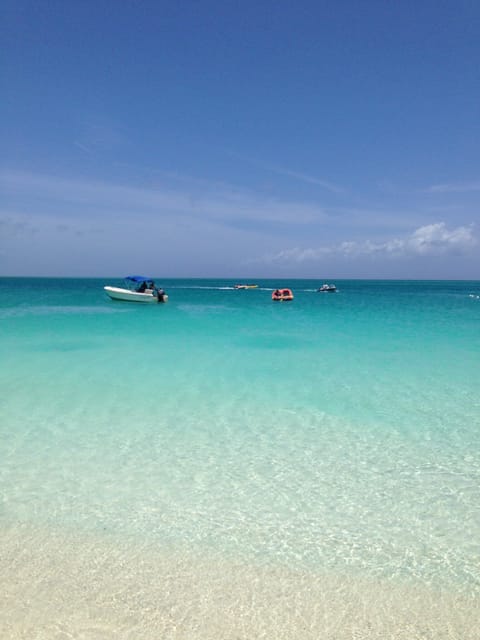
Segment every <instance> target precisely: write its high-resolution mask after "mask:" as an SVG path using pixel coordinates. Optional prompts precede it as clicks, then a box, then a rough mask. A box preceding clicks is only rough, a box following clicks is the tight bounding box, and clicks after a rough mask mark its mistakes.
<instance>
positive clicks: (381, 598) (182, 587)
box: [0, 526, 480, 640]
mask: <svg viewBox="0 0 480 640" xmlns="http://www.w3.org/2000/svg"><path fill="white" fill-rule="evenodd" d="M0 553H1V555H0V594H1V598H0V637H1V638H2V640H17V639H25V640H27V639H29V640H30V639H31V640H67V639H69V640H71V639H72V638H74V639H78V640H94V639H98V640H108V639H109V638H115V639H116V640H127V639H128V640H139V639H142V640H150V639H152V640H153V639H158V638H162V639H175V640H177V639H178V640H180V639H189V640H190V639H201V640H213V639H222V640H239V639H247V638H248V639H252V638H269V639H277V640H283V639H292V640H293V639H298V640H304V639H305V640H306V639H312V640H313V639H314V638H315V639H318V638H322V640H363V639H365V640H367V639H368V640H376V639H378V640H380V639H381V640H397V639H398V640H417V639H418V640H420V639H421V640H442V639H455V640H474V639H477V638H478V637H479V635H478V634H479V628H480V602H479V599H478V594H477V597H476V596H475V595H474V594H472V595H468V594H467V595H466V594H454V593H447V592H438V591H430V590H429V589H428V587H427V586H426V585H413V584H411V583H410V584H398V583H392V582H390V581H382V580H371V579H368V580H367V579H364V578H363V577H362V576H352V575H347V574H343V575H342V574H333V573H331V572H329V573H319V572H317V573H307V572H304V571H295V570H291V569H288V568H284V567H272V566H263V565H253V564H250V565H247V564H244V563H242V562H240V561H236V560H232V559H226V558H225V557H223V556H216V555H215V554H213V553H212V554H211V555H208V554H202V555H201V556H199V555H195V554H193V553H192V552H191V551H190V550H179V549H176V550H174V549H160V548H158V547H157V546H153V545H145V546H141V547H139V546H138V541H133V540H130V541H129V540H124V539H119V538H116V537H115V536H112V537H109V536H101V537H95V536H94V535H83V534H79V533H71V532H68V533H65V532H60V531H49V530H36V529H35V530H34V529H31V528H29V527H27V526H25V527H21V526H20V527H9V528H4V529H3V530H2V532H1V533H0Z"/></svg>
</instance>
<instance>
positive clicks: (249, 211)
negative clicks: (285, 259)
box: [0, 171, 328, 225]
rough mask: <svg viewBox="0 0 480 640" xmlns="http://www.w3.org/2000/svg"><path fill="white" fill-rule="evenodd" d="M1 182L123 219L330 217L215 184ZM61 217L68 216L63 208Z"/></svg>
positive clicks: (13, 176)
mask: <svg viewBox="0 0 480 640" xmlns="http://www.w3.org/2000/svg"><path fill="white" fill-rule="evenodd" d="M0 184H1V185H2V187H3V189H4V191H5V192H9V193H14V194H16V195H18V196H20V197H22V198H26V197H29V198H36V199H38V200H40V199H42V200H43V201H49V202H55V203H68V204H70V205H82V206H83V207H85V206H86V205H91V208H92V210H93V209H94V211H95V215H96V216H98V215H99V214H100V212H102V213H107V214H108V213H111V214H115V215H116V216H119V215H121V213H122V212H124V213H125V212H127V211H134V212H135V214H136V215H137V216H140V215H144V216H148V215H152V214H155V215H156V216H158V215H163V216H167V217H168V216H172V215H173V216H178V215H184V216H191V217H194V218H196V219H198V218H204V219H208V220H210V221H217V222H218V223H222V222H223V223H229V222H232V221H234V220H243V221H250V222H252V223H254V222H261V221H263V222H282V223H287V224H289V223H291V224H293V223H295V224H300V225H303V224H309V223H312V222H318V221H321V220H326V219H327V218H328V215H327V213H326V212H325V210H324V209H323V208H322V207H320V206H318V205H315V204H310V203H305V202H295V201H285V200H278V199H276V198H271V197H270V198H269V197H264V196H261V195H258V194H256V193H253V192H249V191H246V190H240V189H235V188H233V187H231V188H229V187H227V186H223V187H220V186H219V185H212V188H211V189H208V188H203V189H195V188H192V189H190V190H189V189H185V190H176V189H174V188H171V187H166V186H158V187H136V186H123V185H117V184H111V183H107V182H101V181H95V180H70V179H64V178H58V177H55V176H49V175H42V174H31V173H24V172H16V171H3V172H0ZM61 215H62V216H64V215H65V210H64V209H62V213H61ZM82 215H84V216H86V215H87V212H86V211H85V209H82Z"/></svg>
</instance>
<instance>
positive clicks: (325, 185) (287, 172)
mask: <svg viewBox="0 0 480 640" xmlns="http://www.w3.org/2000/svg"><path fill="white" fill-rule="evenodd" d="M264 168H265V169H268V170H269V171H272V172H273V173H277V174H279V175H283V176H288V177H290V178H294V179H295V180H300V182H306V183H308V184H315V185H317V186H319V187H322V189H326V190H327V191H330V192H331V193H337V194H341V193H345V192H346V190H345V189H344V188H343V187H339V186H338V185H336V184H333V183H332V182H328V181H327V180H322V179H321V178H316V177H314V176H310V175H308V174H306V173H300V172H298V171H292V170H291V169H284V168H282V167H273V166H269V165H265V166H264Z"/></svg>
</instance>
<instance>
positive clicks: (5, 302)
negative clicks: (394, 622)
mask: <svg viewBox="0 0 480 640" xmlns="http://www.w3.org/2000/svg"><path fill="white" fill-rule="evenodd" d="M104 284H121V281H118V282H114V281H112V280H110V281H108V280H105V281H103V280H92V279H90V280H75V279H68V280H60V279H34V280H24V279H1V280H0V358H1V362H2V367H1V372H0V375H1V389H2V394H1V399H0V409H1V414H2V421H1V427H0V429H1V431H0V435H1V439H0V459H1V461H2V464H1V465H0V492H1V498H2V500H1V503H0V516H1V520H2V521H3V523H4V524H5V525H8V526H16V525H20V524H22V525H25V524H28V525H29V526H31V527H33V528H35V527H38V528H42V530H45V527H46V528H47V529H48V528H51V530H55V531H59V530H73V531H75V532H77V533H78V532H84V533H85V535H88V534H95V535H99V536H102V535H105V536H108V535H111V534H112V533H114V534H115V535H116V536H125V538H126V539H127V538H128V539H129V540H137V541H138V542H139V544H145V543H146V542H147V541H148V544H155V545H157V546H158V547H159V548H162V546H165V547H167V546H168V547H169V548H171V547H175V548H188V549H194V550H195V551H196V552H198V553H202V552H203V551H205V552H214V553H217V554H220V555H222V556H223V557H225V558H229V559H230V560H232V561H236V560H242V561H245V562H247V563H257V564H258V565H263V566H265V565H269V566H278V567H289V568H293V569H301V570H323V569H327V570H329V571H333V572H335V571H338V572H342V573H347V574H348V573H351V574H352V575H361V576H364V577H365V578H378V577H381V578H385V579H388V580H392V581H396V580H398V581H412V582H417V583H420V584H423V585H429V586H431V587H432V586H433V587H435V588H439V589H440V588H441V589H444V588H445V589H449V590H451V591H452V592H455V593H465V594H470V595H471V594H472V593H476V594H478V593H479V592H480V573H479V567H480V546H479V541H480V490H479V487H480V457H479V453H480V396H479V393H478V392H479V389H480V358H479V355H480V282H397V281H395V282H389V281H341V282H339V281H337V282H336V284H337V287H338V293H336V294H318V293H316V289H317V287H318V286H319V285H320V284H322V283H321V282H314V281H291V282H288V281H283V282H273V281H259V284H260V287H259V288H258V289H254V290H247V291H237V290H234V289H233V284H234V282H233V281H222V280H166V281H163V282H162V284H163V285H164V287H165V288H166V290H167V292H168V294H169V297H170V299H169V302H168V303H167V304H165V305H146V306H143V305H135V304H130V303H121V302H114V301H111V300H110V299H108V298H107V297H106V296H105V295H104V293H103V290H102V287H103V285H104ZM278 285H282V286H291V288H292V289H293V291H294V295H295V300H294V301H293V302H291V303H273V302H272V301H271V297H270V296H271V290H272V289H273V288H275V287H276V286H278Z"/></svg>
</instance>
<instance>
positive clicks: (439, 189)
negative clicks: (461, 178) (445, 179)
mask: <svg viewBox="0 0 480 640" xmlns="http://www.w3.org/2000/svg"><path fill="white" fill-rule="evenodd" d="M424 191H425V193H470V192H472V191H480V181H479V182H458V183H454V182H452V183H445V184H434V185H432V186H430V187H427V188H426V189H425V190H424Z"/></svg>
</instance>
